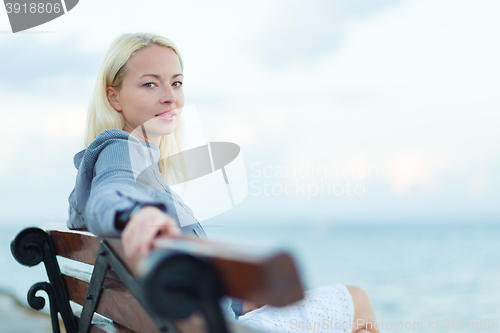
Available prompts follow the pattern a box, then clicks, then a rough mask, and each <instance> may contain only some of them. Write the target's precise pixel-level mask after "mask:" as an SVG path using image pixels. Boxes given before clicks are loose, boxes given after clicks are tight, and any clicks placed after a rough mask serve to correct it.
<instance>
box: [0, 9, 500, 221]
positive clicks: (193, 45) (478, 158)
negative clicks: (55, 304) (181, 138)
mask: <svg viewBox="0 0 500 333" xmlns="http://www.w3.org/2000/svg"><path fill="white" fill-rule="evenodd" d="M499 15H500V2H498V1H493V0H483V1H458V0H450V1H424V0H407V1H403V0H401V1H397V0H393V1H392V0H391V1H390V0H384V1H382V0H380V1H373V0H334V1H307V2H306V1H251V2H242V1H209V2H208V1H186V2H179V1H165V0H161V1H153V0H147V1H124V0H120V1H114V0H113V1H111V0H108V1H97V0H82V1H80V2H79V3H78V5H77V6H76V7H75V8H74V9H73V10H72V11H70V12H68V13H67V14H65V15H64V16H61V17H59V18H57V19H56V20H54V21H51V22H48V23H46V24H43V25H41V26H38V27H35V28H32V29H30V30H27V31H26V32H24V33H17V34H11V33H7V32H8V31H9V30H10V25H9V22H8V18H7V14H6V12H5V11H4V10H3V9H2V10H0V31H2V32H3V33H0V50H1V51H0V52H1V53H0V115H1V119H2V130H1V131H0V186H1V193H0V203H1V209H2V218H1V219H0V223H9V222H10V221H37V220H39V221H54V222H65V220H66V218H67V205H68V203H67V197H68V195H69V193H70V192H71V190H72V189H73V186H74V182H75V175H76V170H75V168H74V166H73V163H72V160H73V155H74V154H75V153H77V152H78V151H80V150H81V149H83V130H84V124H85V117H86V108H87V104H88V101H89V98H90V94H91V92H92V89H93V85H94V83H95V79H96V75H97V71H98V69H99V66H100V63H101V60H102V58H103V56H104V54H105V52H106V50H107V47H108V46H109V43H110V42H111V40H112V39H113V38H114V37H116V36H117V35H119V34H120V33H123V32H140V31H151V32H156V33H159V34H162V35H165V36H167V37H169V38H171V39H172V40H173V41H174V42H175V43H176V44H177V45H178V47H179V48H180V50H181V53H182V56H183V60H184V68H185V72H184V75H185V81H184V91H185V94H186V105H195V106H196V108H197V110H198V112H199V114H200V118H201V120H202V124H203V127H204V131H205V136H206V138H207V139H208V140H210V141H230V142H234V143H237V144H238V145H240V147H241V149H242V150H241V152H242V155H243V158H244V161H245V165H246V168H247V175H248V184H249V194H248V197H247V198H246V199H245V200H244V201H243V203H241V204H240V205H238V206H237V207H236V208H234V209H233V210H231V211H229V212H226V213H224V214H222V215H220V216H218V217H215V218H212V219H210V220H206V221H205V222H204V223H206V224H223V223H229V221H240V220H241V221H242V220H245V221H247V220H252V221H258V222H262V223H288V222H289V221H290V220H291V219H293V220H294V221H297V222H300V221H302V222H303V223H311V222H315V221H316V222H318V221H320V222H319V223H323V222H324V221H326V222H328V223H329V222H332V223H335V222H341V221H363V222H374V223H380V222H384V221H392V222H401V223H403V222H405V221H418V220H421V221H459V220H464V219H466V220H472V221H477V222H481V221H499V218H500V209H499V204H498V203H499V199H500V131H499V130H498V127H499V124H500V122H499V121H500V116H499V107H500V89H499V88H500V81H499V80H498V78H499V77H500V63H499V61H498V59H500V36H499V34H498V32H499V31H500V20H498V17H499ZM286 190H287V192H286ZM285 192H286V193H285ZM321 221H323V222H321ZM202 224H203V223H202Z"/></svg>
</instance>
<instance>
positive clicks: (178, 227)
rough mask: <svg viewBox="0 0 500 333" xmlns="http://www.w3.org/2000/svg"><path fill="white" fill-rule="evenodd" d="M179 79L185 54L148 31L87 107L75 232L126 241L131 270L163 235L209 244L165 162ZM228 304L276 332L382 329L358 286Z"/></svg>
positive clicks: (120, 46)
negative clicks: (317, 327)
mask: <svg viewBox="0 0 500 333" xmlns="http://www.w3.org/2000/svg"><path fill="white" fill-rule="evenodd" d="M182 73H183V63H182V58H181V55H180V53H179V50H178V49H177V47H176V46H175V45H174V44H173V43H172V42H171V41H170V40H169V39H167V38H165V37H162V36H158V35H154V34H150V33H138V34H130V33H128V34H123V35H121V36H119V37H117V38H116V39H115V40H114V41H113V43H112V44H111V46H110V48H109V50H108V53H107V54H106V56H105V59H104V61H103V63H102V66H101V69H100V71H99V74H98V78H97V83H96V86H95V90H94V93H93V95H92V99H91V102H90V104H89V109H88V115H87V124H86V130H85V147H86V148H85V149H84V150H82V151H80V152H79V153H77V154H76V155H75V157H74V164H75V167H76V168H77V169H78V173H77V179H76V184H75V188H74V190H73V192H72V193H71V194H70V197H69V219H68V222H67V224H68V227H69V228H71V229H88V230H89V231H90V232H92V233H94V234H96V235H98V236H107V237H121V239H122V242H123V247H124V251H125V255H126V257H127V259H128V260H129V261H130V262H131V263H132V266H133V267H136V265H137V264H138V263H139V262H140V261H141V260H142V259H143V258H144V257H146V256H147V255H148V254H149V252H150V251H151V250H152V248H153V243H154V240H155V239H156V238H161V237H169V236H171V235H180V234H192V235H197V236H198V237H202V238H206V234H205V232H204V231H203V228H202V226H201V225H200V224H199V223H198V221H197V220H196V218H195V216H194V214H193V212H192V211H191V210H190V209H189V207H187V206H186V205H185V204H184V203H183V202H182V199H181V198H180V197H179V196H178V195H177V194H176V193H175V192H173V191H171V190H170V188H169V187H168V186H167V185H166V184H167V183H168V179H169V177H171V176H172V175H175V174H176V173H178V172H179V170H175V168H173V167H172V166H171V165H168V164H166V162H165V159H166V157H168V156H170V155H172V154H175V153H177V152H179V150H180V147H181V146H180V138H181V134H182V127H183V126H182V121H181V119H182V108H183V106H184V93H183V80H184V77H183V74H182ZM221 305H222V306H223V310H224V311H225V313H226V315H227V317H228V318H231V317H233V318H234V317H237V318H238V319H239V321H240V322H242V323H243V324H246V325H248V326H251V327H254V328H258V329H262V330H267V331H272V332H281V331H283V332H284V331H289V330H290V329H291V328H293V327H292V326H293V325H296V326H297V329H299V330H301V329H306V328H307V327H306V325H307V322H308V321H314V322H321V323H322V325H323V326H322V328H323V329H324V331H325V332H326V331H327V332H360V333H361V332H373V333H377V332H378V329H376V328H375V327H373V324H375V315H374V312H373V309H372V306H371V303H370V300H369V298H368V295H367V294H366V292H364V291H363V290H362V289H361V288H359V287H354V286H344V285H340V284H337V285H332V286H326V287H322V288H317V289H313V290H310V291H307V292H306V297H305V299H304V300H302V301H300V302H298V303H295V304H293V305H292V306H288V307H285V308H274V307H271V306H268V305H264V306H257V305H255V304H252V303H250V302H246V301H245V302H243V304H241V303H239V302H237V301H236V300H233V304H232V307H228V306H225V305H223V304H222V303H221ZM233 311H234V312H233ZM285 318H287V319H285ZM290 318H292V321H290V320H288V319H290ZM293 320H295V322H294V321H293ZM353 322H354V324H359V325H351V323H353ZM337 323H339V324H344V325H342V326H341V325H339V324H337ZM336 324H337V325H336ZM346 324H347V325H346ZM325 325H326V326H325ZM367 328H368V330H367ZM306 331H307V329H306Z"/></svg>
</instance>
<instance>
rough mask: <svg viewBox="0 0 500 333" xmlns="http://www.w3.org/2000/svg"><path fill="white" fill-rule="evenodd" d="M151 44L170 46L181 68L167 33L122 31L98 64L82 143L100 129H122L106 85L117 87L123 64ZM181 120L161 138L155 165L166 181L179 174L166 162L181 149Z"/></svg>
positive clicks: (178, 54) (120, 116)
mask: <svg viewBox="0 0 500 333" xmlns="http://www.w3.org/2000/svg"><path fill="white" fill-rule="evenodd" d="M152 45H159V46H164V47H168V48H170V49H172V50H173V51H174V52H175V54H176V55H177V57H178V58H179V62H180V65H181V70H184V66H183V63H182V58H181V54H180V53H179V50H178V49H177V46H175V44H174V43H173V42H172V41H171V40H169V39H168V38H166V37H163V36H159V35H155V34H152V33H125V34H122V35H120V36H118V37H117V38H115V39H114V40H113V42H112V43H111V45H110V47H109V49H108V52H107V53H106V56H105V57H104V60H103V62H102V64H101V68H100V70H99V74H98V75H97V82H96V85H95V88H94V92H93V94H92V97H91V100H90V103H89V108H88V112H87V123H86V126H85V136H84V146H85V148H87V147H88V146H89V145H90V144H91V143H92V141H94V139H95V138H96V137H97V136H98V135H99V134H100V133H102V132H104V131H105V130H108V129H111V128H118V129H123V126H124V120H123V117H122V115H121V114H120V113H119V112H118V111H116V110H115V109H114V108H113V107H112V106H111V104H110V103H109V101H108V97H107V94H106V88H107V87H108V86H111V87H114V88H115V89H118V90H120V89H121V86H122V83H123V78H124V76H125V65H126V64H127V62H128V60H129V59H130V57H131V56H132V55H133V54H134V53H135V52H137V51H139V50H142V49H144V48H146V47H149V46H152ZM182 128H183V126H182V121H180V122H179V123H178V125H177V127H176V128H175V130H174V132H173V133H172V134H170V135H169V136H168V138H167V136H162V137H161V140H160V161H159V162H158V166H159V168H160V171H161V173H162V174H163V178H164V180H165V183H167V184H168V183H169V181H168V179H171V177H174V178H176V177H178V170H175V168H174V167H173V166H169V165H168V164H167V163H166V159H167V157H169V156H171V155H174V154H176V153H179V152H181V142H180V140H181V137H182Z"/></svg>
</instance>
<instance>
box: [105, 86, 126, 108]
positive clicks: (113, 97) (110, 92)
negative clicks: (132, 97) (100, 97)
mask: <svg viewBox="0 0 500 333" xmlns="http://www.w3.org/2000/svg"><path fill="white" fill-rule="evenodd" d="M106 95H107V96H108V101H109V104H111V106H112V107H113V109H115V110H116V111H118V112H120V111H121V110H122V107H121V105H120V101H118V92H117V91H116V89H115V88H113V87H107V88H106Z"/></svg>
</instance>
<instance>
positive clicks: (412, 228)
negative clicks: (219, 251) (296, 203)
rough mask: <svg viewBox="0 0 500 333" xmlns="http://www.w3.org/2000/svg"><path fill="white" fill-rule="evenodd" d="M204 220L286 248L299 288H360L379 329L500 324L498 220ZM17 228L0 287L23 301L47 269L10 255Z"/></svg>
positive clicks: (218, 236) (253, 241) (2, 253)
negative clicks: (374, 221) (218, 222)
mask: <svg viewBox="0 0 500 333" xmlns="http://www.w3.org/2000/svg"><path fill="white" fill-rule="evenodd" d="M202 224H203V223H202ZM203 225H204V228H205V230H206V232H207V235H208V238H209V239H211V240H213V241H216V242H222V243H228V244H237V245H238V246H241V247H242V248H245V247H248V248H252V247H254V248H262V249H264V248H270V249H276V250H285V251H288V252H289V253H290V254H291V255H292V256H293V258H294V259H295V261H296V265H297V269H298V272H299V275H300V276H301V279H302V282H303V285H304V287H305V290H309V289H314V288H317V287H321V286H325V285H331V284H337V283H341V284H345V285H354V286H359V287H361V288H363V289H364V290H365V291H366V292H367V293H368V295H369V296H370V300H371V303H372V305H373V308H374V310H375V313H376V319H377V325H379V327H380V330H381V332H387V331H393V330H394V331H402V332H422V331H429V332H476V331H481V332H482V331H492V332H500V327H499V325H500V323H499V321H500V223H494V222H477V221H470V222H464V221H461V222H456V223H455V222H453V221H451V222H450V221H447V222H439V221H437V222H420V223H417V222H412V223H408V222H405V223H403V222H401V223H397V222H391V223H383V222H381V223H373V222H372V223H361V222H357V223H328V222H324V223H321V224H318V223H315V224H307V223H289V224H285V223H273V222H272V221H269V223H264V222H262V221H261V222H260V223H259V224H255V223H239V224H230V223H222V224H214V223H212V224H210V223H206V224H203ZM20 229H21V228H20V225H16V226H2V227H0V244H1V248H0V272H1V274H0V290H2V291H5V292H8V293H11V294H13V295H14V296H15V297H16V298H18V299H19V300H20V301H21V302H22V303H24V304H26V293H27V291H28V289H29V287H30V286H31V285H32V284H34V283H36V282H40V281H46V280H47V276H46V273H45V270H44V268H43V267H42V266H40V265H39V266H36V267H25V266H21V265H20V264H18V263H17V262H16V261H15V260H14V259H13V257H12V255H11V253H10V240H11V238H12V236H13V235H15V234H16V232H17V231H18V230H20ZM1 310H2V309H0V311H1ZM296 331H297V332H300V331H301V330H299V329H297V330H296ZM302 331H303V330H302Z"/></svg>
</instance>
